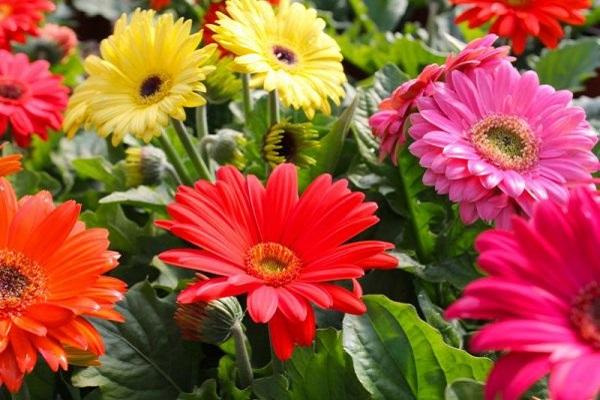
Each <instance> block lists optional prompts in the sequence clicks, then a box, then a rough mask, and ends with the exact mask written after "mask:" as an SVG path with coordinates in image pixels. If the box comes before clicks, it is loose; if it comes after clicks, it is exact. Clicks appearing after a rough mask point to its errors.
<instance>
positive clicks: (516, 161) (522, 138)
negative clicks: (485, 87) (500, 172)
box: [471, 114, 539, 171]
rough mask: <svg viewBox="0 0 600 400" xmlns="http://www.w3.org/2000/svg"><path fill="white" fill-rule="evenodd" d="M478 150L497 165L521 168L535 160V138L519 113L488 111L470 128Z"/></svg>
mask: <svg viewBox="0 0 600 400" xmlns="http://www.w3.org/2000/svg"><path fill="white" fill-rule="evenodd" d="M471 141H472V142H473V145H474V146H475V149H476V150H477V151H478V152H479V154H480V155H481V156H482V157H483V158H485V159H487V160H488V161H490V162H491V163H492V164H494V165H496V166H497V167H498V168H501V169H514V170H517V171H523V170H526V169H529V168H531V167H532V166H533V165H534V164H535V163H536V162H537V160H538V147H539V145H538V140H537V138H536V137H535V135H534V134H533V132H532V131H531V129H530V128H529V125H528V124H527V122H525V121H524V120H522V119H521V118H519V117H515V116H508V115H497V114H496V115H490V116H487V117H486V118H485V119H483V120H481V121H479V122H478V123H477V124H475V125H474V126H473V127H472V128H471Z"/></svg>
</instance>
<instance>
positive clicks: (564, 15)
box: [451, 0, 592, 54]
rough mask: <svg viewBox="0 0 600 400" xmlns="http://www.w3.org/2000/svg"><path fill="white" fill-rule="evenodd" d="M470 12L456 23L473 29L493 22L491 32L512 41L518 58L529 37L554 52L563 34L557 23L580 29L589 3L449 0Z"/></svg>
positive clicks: (575, 0) (581, 0) (587, 0)
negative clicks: (465, 7) (537, 40)
mask: <svg viewBox="0 0 600 400" xmlns="http://www.w3.org/2000/svg"><path fill="white" fill-rule="evenodd" d="M451 1H452V3H453V4H464V5H468V6H469V8H468V9H467V10H466V11H465V12H463V13H462V14H460V15H459V16H458V17H457V18H456V23H461V22H464V21H468V22H469V27H470V28H475V27H478V26H481V25H483V24H485V23H486V22H488V21H492V22H493V24H492V27H491V28H490V32H493V33H497V34H498V35H500V36H503V37H507V38H510V39H511V40H512V45H513V50H514V52H515V53H516V54H521V53H522V52H523V51H524V50H525V45H526V42H527V37H528V36H534V37H538V38H539V39H540V40H541V41H542V43H543V44H544V45H545V46H546V47H549V48H551V49H552V48H555V47H556V45H557V44H558V42H559V41H560V39H561V38H562V37H563V35H564V32H563V29H562V27H561V26H560V22H564V23H566V24H570V25H581V24H583V23H584V22H585V17H584V16H583V11H584V10H586V9H588V8H590V7H591V5H592V2H591V0H451Z"/></svg>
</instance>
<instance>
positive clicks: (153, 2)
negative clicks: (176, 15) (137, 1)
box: [150, 0, 171, 11]
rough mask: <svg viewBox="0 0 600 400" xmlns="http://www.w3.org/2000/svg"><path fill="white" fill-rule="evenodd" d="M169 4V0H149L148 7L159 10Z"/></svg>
mask: <svg viewBox="0 0 600 400" xmlns="http://www.w3.org/2000/svg"><path fill="white" fill-rule="evenodd" d="M170 5H171V0H150V8H153V9H155V10H156V11H160V10H162V9H163V8H166V7H168V6H170Z"/></svg>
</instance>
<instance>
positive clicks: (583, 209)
mask: <svg viewBox="0 0 600 400" xmlns="http://www.w3.org/2000/svg"><path fill="white" fill-rule="evenodd" d="M476 248H477V250H478V251H479V252H480V257H479V260H478V262H479V265H480V266H481V268H482V269H483V270H484V271H485V272H487V273H488V274H489V276H488V277H485V278H482V279H479V280H477V281H475V282H473V283H471V284H470V285H468V286H467V288H466V289H465V292H464V295H463V297H462V298H461V299H460V300H458V301H457V302H456V303H454V304H453V305H452V306H450V308H449V309H448V310H447V311H446V316H447V317H449V318H472V319H491V320H494V322H492V323H490V324H488V325H487V326H485V327H484V328H483V329H482V330H481V331H480V332H478V333H477V334H476V335H475V336H474V337H473V339H472V341H471V348H472V350H474V351H477V352H480V351H489V350H496V351H504V352H506V353H505V354H504V355H503V356H502V357H501V358H500V360H499V361H498V363H497V364H496V366H495V367H494V369H493V371H492V373H491V375H490V377H489V378H488V382H487V387H486V398H487V399H490V400H493V399H496V398H501V399H503V400H513V399H515V400H516V399H519V398H520V395H521V394H522V393H523V392H524V391H525V390H527V388H528V387H529V386H531V385H532V384H533V383H535V382H536V381H537V380H539V379H540V378H542V377H543V376H545V375H547V374H550V378H549V388H550V397H551V398H552V399H553V400H590V399H593V398H596V396H597V395H598V394H599V392H600V197H599V196H598V194H597V193H593V192H591V191H588V190H587V189H584V188H578V189H576V190H575V191H574V192H573V193H572V194H571V197H570V199H569V200H568V204H567V205H564V204H563V203H562V202H557V201H553V200H546V201H542V202H539V203H537V205H536V206H535V209H534V212H533V215H532V218H531V220H530V221H529V222H527V221H526V220H524V219H522V218H518V217H514V219H513V228H512V230H511V231H504V230H492V231H488V232H485V233H483V234H482V235H481V236H480V237H479V238H478V240H477V241H476Z"/></svg>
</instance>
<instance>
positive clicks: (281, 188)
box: [159, 164, 397, 360]
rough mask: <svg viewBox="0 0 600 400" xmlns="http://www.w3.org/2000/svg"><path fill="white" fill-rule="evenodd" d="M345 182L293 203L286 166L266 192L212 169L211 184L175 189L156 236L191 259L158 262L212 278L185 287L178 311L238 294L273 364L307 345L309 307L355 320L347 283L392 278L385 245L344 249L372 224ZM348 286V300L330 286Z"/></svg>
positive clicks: (357, 309) (235, 174)
mask: <svg viewBox="0 0 600 400" xmlns="http://www.w3.org/2000/svg"><path fill="white" fill-rule="evenodd" d="M364 198H365V196H364V194H362V193H353V192H351V191H350V190H349V189H348V182H347V181H346V180H339V181H337V182H335V183H334V182H332V180H331V176H329V175H321V176H319V177H318V178H317V179H316V180H315V181H314V182H313V183H312V184H310V185H309V186H308V188H307V189H306V190H305V191H304V192H303V193H302V195H301V196H298V176H297V171H296V167H295V166H294V165H292V164H281V165H279V166H278V167H277V168H275V170H274V171H273V173H272V174H271V176H270V177H269V181H268V182H267V185H266V187H264V186H263V185H262V183H260V181H259V180H258V179H257V178H256V177H255V176H253V175H249V176H248V177H244V176H242V174H240V172H239V171H238V170H237V169H235V168H233V167H222V168H221V169H219V171H218V172H217V182H216V183H215V184H212V183H209V182H207V181H198V182H197V183H196V185H195V187H194V188H189V187H185V186H182V187H180V188H179V190H178V192H177V194H176V196H175V202H174V203H172V204H170V205H169V207H168V211H169V215H170V216H171V220H169V221H162V222H159V226H161V227H163V228H165V229H168V230H169V231H170V232H171V233H173V234H174V235H176V236H179V237H180V238H182V239H184V240H186V241H188V242H190V243H192V244H193V245H194V246H197V247H199V249H173V250H168V251H165V252H163V253H162V254H161V255H160V258H161V260H163V261H164V262H166V263H168V264H171V265H177V266H180V267H184V268H191V269H193V270H197V271H200V272H202V273H208V274H213V275H215V277H213V278H211V279H208V280H204V281H200V282H198V283H195V284H193V285H191V286H189V287H188V288H187V289H185V290H184V291H183V292H181V294H180V295H179V298H178V300H179V301H180V302H181V303H184V304H189V303H194V302H203V301H204V302H207V301H211V300H215V299H218V298H222V297H227V296H237V295H241V294H248V301H247V304H248V313H249V314H250V317H251V318H252V319H253V320H254V321H255V322H260V323H268V324H269V331H270V333H271V340H272V344H273V349H274V351H275V354H276V355H277V357H279V358H280V359H282V360H285V359H288V358H289V357H291V355H292V352H293V349H294V346H295V345H301V346H309V345H310V344H311V343H312V341H313V338H314V335H315V316H314V312H313V307H312V305H311V303H312V304H315V305H317V306H319V307H322V308H329V309H335V310H338V311H341V312H348V313H352V314H362V313H364V312H365V310H366V307H365V304H364V303H363V302H362V300H361V299H360V297H361V289H360V285H359V283H358V282H357V281H356V278H359V277H361V276H362V275H363V274H364V271H365V269H368V268H394V267H396V265H397V261H396V259H395V258H393V257H392V256H391V255H388V254H386V253H385V250H388V249H390V248H392V247H393V245H392V244H390V243H386V242H379V241H353V242H351V243H346V242H347V241H348V240H350V239H352V238H353V237H354V236H356V235H358V234H359V233H361V232H362V231H364V230H366V229H367V228H369V227H371V226H373V225H374V224H376V223H377V221H378V218H377V217H376V216H375V215H374V213H375V210H376V209H377V205H376V204H375V203H369V202H364ZM339 280H350V281H352V282H353V284H354V290H353V291H350V290H347V289H344V288H343V287H341V286H337V285H335V284H333V283H332V281H339Z"/></svg>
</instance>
